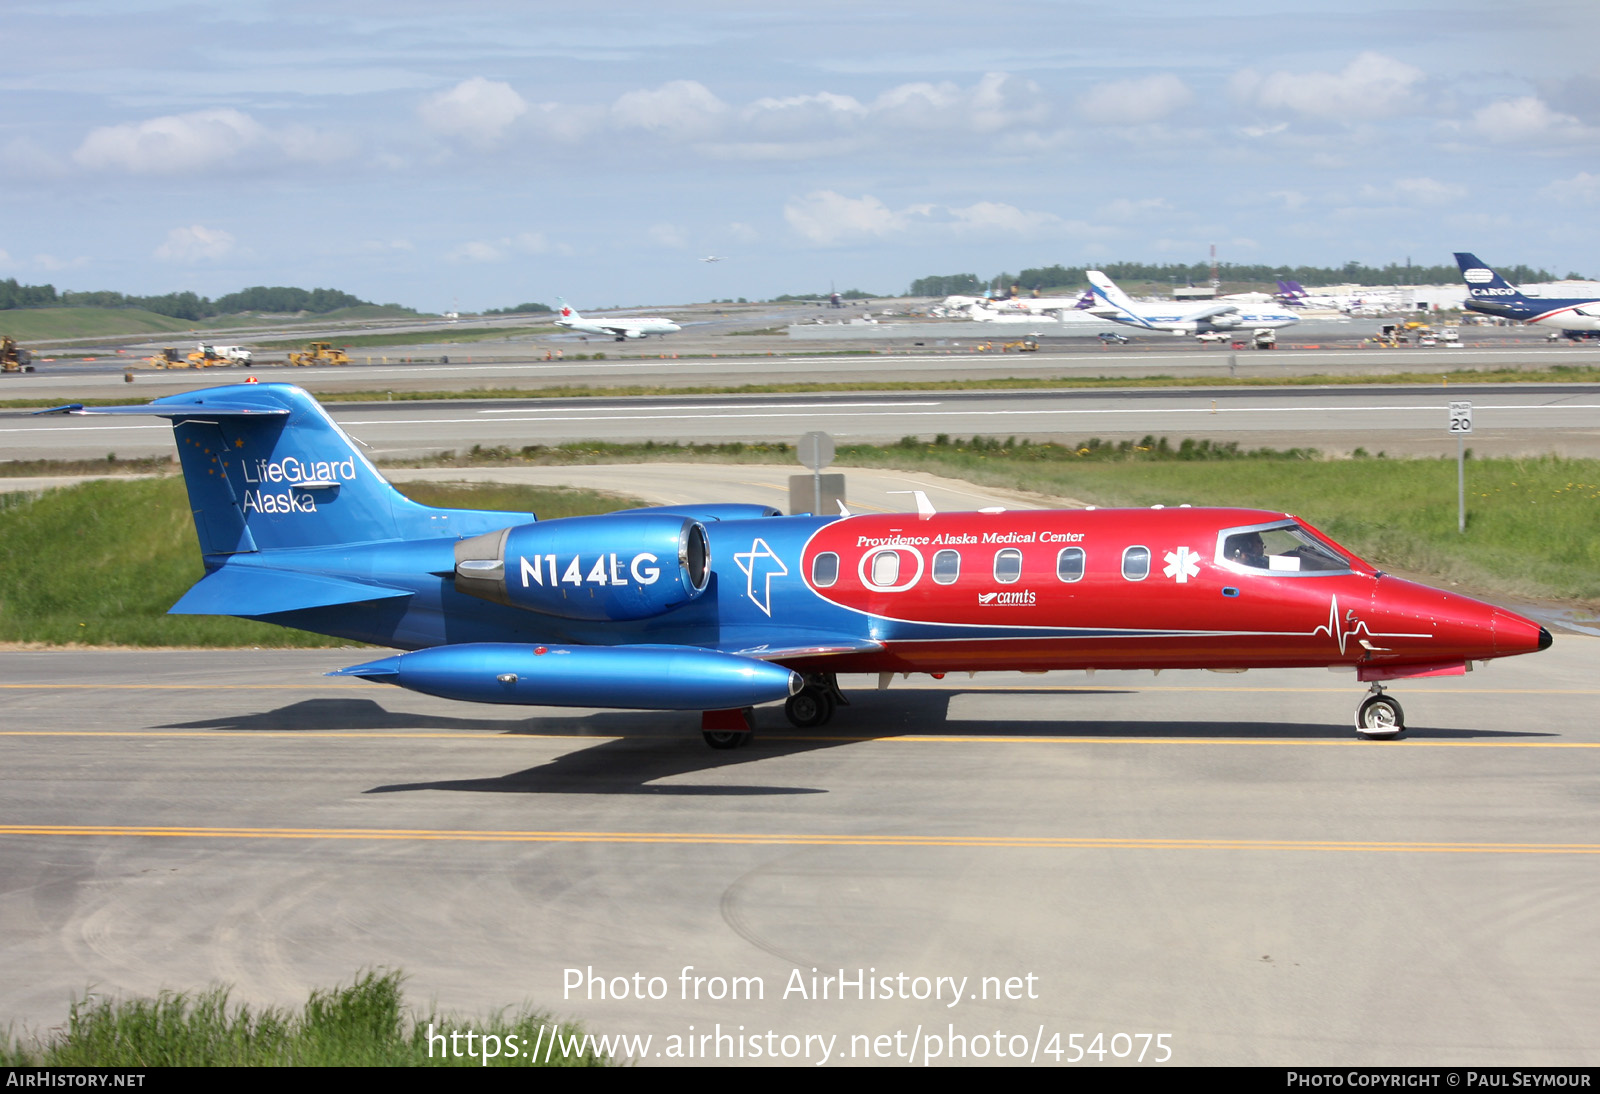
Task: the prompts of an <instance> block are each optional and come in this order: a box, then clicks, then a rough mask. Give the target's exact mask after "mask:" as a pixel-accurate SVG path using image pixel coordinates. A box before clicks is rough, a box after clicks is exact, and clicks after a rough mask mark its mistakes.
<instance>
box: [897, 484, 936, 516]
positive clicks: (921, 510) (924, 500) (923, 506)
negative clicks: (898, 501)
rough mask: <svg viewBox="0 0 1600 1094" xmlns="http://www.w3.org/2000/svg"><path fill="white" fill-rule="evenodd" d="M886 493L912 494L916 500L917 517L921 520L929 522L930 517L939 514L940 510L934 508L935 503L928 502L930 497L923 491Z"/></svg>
mask: <svg viewBox="0 0 1600 1094" xmlns="http://www.w3.org/2000/svg"><path fill="white" fill-rule="evenodd" d="M886 493H890V494H910V495H911V496H912V497H914V498H916V499H917V517H918V519H920V520H927V519H928V518H929V517H931V516H933V515H934V514H935V513H937V512H938V510H937V509H935V508H934V507H933V502H931V501H929V500H928V495H927V494H924V493H923V492H922V491H921V490H889V491H886Z"/></svg>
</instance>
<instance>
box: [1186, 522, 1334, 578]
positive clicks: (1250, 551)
mask: <svg viewBox="0 0 1600 1094" xmlns="http://www.w3.org/2000/svg"><path fill="white" fill-rule="evenodd" d="M1217 561H1218V562H1219V563H1223V564H1226V565H1228V566H1229V568H1231V569H1235V570H1242V571H1246V572H1252V571H1254V572H1260V573H1272V574H1345V573H1349V572H1350V561H1349V560H1348V559H1346V558H1344V557H1343V556H1341V555H1337V554H1335V553H1334V552H1333V551H1332V550H1330V549H1329V548H1328V547H1326V546H1324V545H1323V544H1322V543H1321V542H1320V541H1319V540H1317V539H1315V538H1314V537H1312V536H1311V534H1310V533H1308V532H1306V531H1305V530H1304V529H1303V528H1301V527H1300V526H1299V525H1298V524H1296V523H1294V522H1293V521H1284V522H1283V523H1280V524H1266V525H1256V526H1254V527H1249V528H1229V529H1226V530H1224V531H1223V532H1222V533H1221V534H1220V535H1218V537H1217Z"/></svg>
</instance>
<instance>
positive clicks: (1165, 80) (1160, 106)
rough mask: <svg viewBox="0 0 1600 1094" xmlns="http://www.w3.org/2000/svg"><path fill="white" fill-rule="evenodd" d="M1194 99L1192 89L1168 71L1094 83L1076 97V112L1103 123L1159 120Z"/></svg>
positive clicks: (1133, 123)
mask: <svg viewBox="0 0 1600 1094" xmlns="http://www.w3.org/2000/svg"><path fill="white" fill-rule="evenodd" d="M1192 101H1194V93H1193V92H1192V91H1190V90H1189V88H1188V85H1186V84H1185V83H1184V82H1183V81H1182V80H1180V79H1178V77H1176V76H1174V75H1172V74H1171V73H1161V74H1159V75H1155V76H1145V77H1143V78H1141V79H1137V80H1112V81H1111V82H1109V83H1103V84H1096V85H1095V86H1094V87H1092V88H1090V89H1089V90H1088V91H1087V92H1086V93H1085V94H1084V95H1082V96H1081V97H1080V98H1079V99H1078V112H1079V113H1080V114H1082V115H1083V116H1084V117H1085V118H1087V119H1088V120H1090V121H1092V122H1099V123H1102V124H1105V125H1145V124H1148V123H1149V122H1156V121H1160V120H1161V119H1162V118H1165V117H1167V116H1168V115H1169V114H1171V113H1173V111H1176V110H1181V109H1182V108H1183V107H1185V106H1188V105H1189V103H1191V102H1192Z"/></svg>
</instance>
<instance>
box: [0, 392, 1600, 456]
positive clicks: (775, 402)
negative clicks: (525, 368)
mask: <svg viewBox="0 0 1600 1094" xmlns="http://www.w3.org/2000/svg"><path fill="white" fill-rule="evenodd" d="M1457 400H1468V401H1471V402H1472V403H1473V409H1474V433H1473V435H1472V437H1471V438H1470V441H1469V443H1470V444H1471V446H1472V448H1473V450H1474V451H1475V452H1477V453H1479V454H1483V455H1491V454H1501V455H1527V454H1546V453H1558V454H1561V455H1568V456H1596V455H1600V388H1595V387H1593V386H1590V385H1533V384H1528V385H1479V386H1471V385H1451V386H1448V387H1447V386H1443V385H1441V386H1439V387H1426V388H1418V387H1354V388H1351V387H1328V388H1303V387H1288V388H1270V389H1260V388H1229V389H1209V388H1207V389H1188V390H1182V389H1180V390H1172V389H1123V390H1110V391H1082V390H1079V391H1063V390H1041V391H1001V392H988V391H980V392H973V391H954V392H905V393H890V394H872V393H807V394H797V395H746V396H727V395H723V396H690V395H682V396H640V397H634V398H616V397H595V398H585V399H537V400H449V401H442V402H403V401H402V402H392V403H391V402H382V403H365V404H352V403H334V404H329V411H330V412H331V413H332V414H333V416H334V417H335V419H336V420H337V421H338V422H339V423H340V425H342V426H343V427H344V428H345V429H346V431H348V432H349V433H350V434H351V435H352V436H354V437H355V438H356V439H357V440H358V441H360V442H361V443H362V444H363V445H365V446H366V451H367V453H368V455H369V456H370V457H371V458H373V459H374V460H376V461H377V462H380V463H381V462H382V461H383V460H385V459H402V458H414V457H422V456H429V455H432V454H435V453H438V452H441V451H457V450H462V449H466V448H470V447H472V446H473V445H482V446H485V447H489V446H497V445H505V446H509V447H512V448H521V447H524V446H527V445H555V444H570V443H574V442H578V441H586V440H601V441H611V442H643V441H658V442H661V441H682V442H724V441H746V442H751V441H762V440H772V439H774V438H776V439H780V440H786V441H789V442H791V443H792V442H793V441H794V440H796V439H798V438H799V437H800V435H801V434H803V433H805V432H807V431H810V430H824V431H827V432H829V433H831V434H832V435H833V436H834V437H835V438H836V439H837V440H838V441H839V442H841V443H889V442H893V441H895V440H898V439H899V438H901V437H904V436H916V437H919V438H922V439H925V440H931V439H933V438H934V437H935V436H937V435H938V434H941V433H943V434H947V435H949V436H954V437H970V436H972V435H974V434H982V435H985V436H995V437H1010V436H1015V437H1018V438H1022V437H1027V438H1032V439H1034V440H1039V441H1058V442H1072V443H1078V442H1081V441H1083V440H1086V439H1088V438H1090V437H1099V438H1102V439H1104V440H1120V439H1131V440H1138V439H1140V438H1143V437H1145V436H1155V437H1163V436H1164V437H1169V438H1171V439H1172V441H1173V443H1176V442H1177V441H1178V440H1180V439H1181V438H1184V437H1195V438H1210V439H1212V440H1216V441H1222V442H1228V441H1233V442H1237V443H1238V444H1240V445H1241V446H1243V447H1247V448H1255V447H1261V446H1266V447H1272V448H1280V449H1281V448H1295V447H1311V448H1317V449H1319V450H1321V451H1324V452H1329V453H1340V452H1349V451H1350V450H1351V449H1353V448H1355V447H1358V446H1359V447H1365V448H1366V449H1367V450H1368V451H1369V452H1374V453H1376V452H1380V451H1382V452H1387V453H1388V454H1390V455H1454V453H1455V447H1456V446H1455V442H1454V439H1453V438H1452V437H1451V436H1450V435H1449V434H1448V433H1447V424H1448V411H1449V405H1450V403H1451V402H1452V401H1457ZM171 451H172V442H171V429H170V427H169V426H168V425H167V424H166V423H165V422H163V421H161V420H159V419H155V418H149V419H146V418H142V417H133V418H129V417H104V418H95V417H93V416H89V417H66V416H55V417H38V416H33V415H30V414H27V413H22V412H15V411H13V412H6V413H5V414H4V415H3V416H0V460H22V459H95V458H100V457H103V456H105V454H106V453H107V452H115V453H117V454H118V455H119V456H124V457H127V456H141V455H162V454H166V453H169V452H171Z"/></svg>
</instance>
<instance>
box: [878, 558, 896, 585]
mask: <svg viewBox="0 0 1600 1094" xmlns="http://www.w3.org/2000/svg"><path fill="white" fill-rule="evenodd" d="M899 580H900V552H899V551H879V552H878V553H877V554H875V555H873V556H872V583H873V584H874V585H893V584H894V583H895V582H896V581H899Z"/></svg>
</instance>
